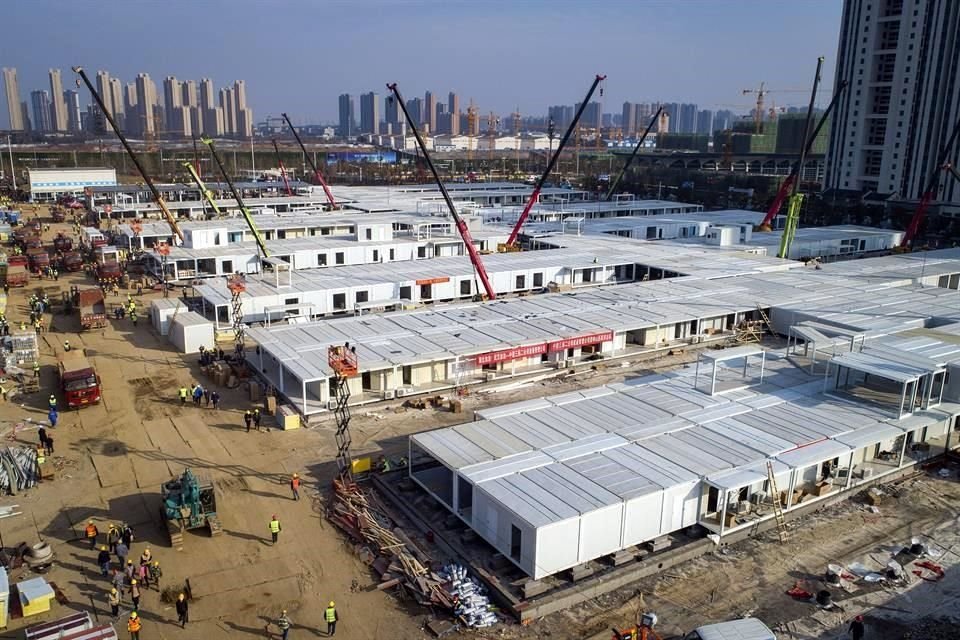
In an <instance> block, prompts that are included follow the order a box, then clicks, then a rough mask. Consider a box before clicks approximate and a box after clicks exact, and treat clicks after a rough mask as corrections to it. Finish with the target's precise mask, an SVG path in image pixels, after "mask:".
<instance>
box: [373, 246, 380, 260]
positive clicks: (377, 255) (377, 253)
mask: <svg viewBox="0 0 960 640" xmlns="http://www.w3.org/2000/svg"><path fill="white" fill-rule="evenodd" d="M373 261H374V262H380V251H379V250H378V249H374V250H373Z"/></svg>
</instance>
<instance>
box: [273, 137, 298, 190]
mask: <svg viewBox="0 0 960 640" xmlns="http://www.w3.org/2000/svg"><path fill="white" fill-rule="evenodd" d="M270 142H272V143H273V150H274V151H276V152H277V165H279V166H280V177H281V178H283V186H285V187H286V188H287V195H288V196H292V195H293V191H292V190H291V189H290V182H289V181H288V180H287V170H286V169H285V168H284V166H283V160H282V159H281V158H280V147H278V146H277V141H276V140H271V141H270Z"/></svg>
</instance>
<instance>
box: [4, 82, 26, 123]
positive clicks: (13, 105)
mask: <svg viewBox="0 0 960 640" xmlns="http://www.w3.org/2000/svg"><path fill="white" fill-rule="evenodd" d="M3 90H4V92H5V93H6V96H7V115H9V117H10V130H11V131H24V130H26V128H27V127H26V124H25V122H24V118H23V110H22V109H21V106H20V84H19V83H18V82H17V70H16V69H13V68H7V67H4V68H3Z"/></svg>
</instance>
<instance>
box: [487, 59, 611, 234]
mask: <svg viewBox="0 0 960 640" xmlns="http://www.w3.org/2000/svg"><path fill="white" fill-rule="evenodd" d="M606 78H607V76H602V75H597V77H596V78H594V79H593V84H592V85H590V90H589V91H587V97H586V98H584V99H583V102H581V103H580V108H579V109H577V112H576V113H575V114H574V116H573V120H572V121H571V122H570V125H569V126H568V127H567V131H566V133H564V134H563V137H562V138H560V145H559V146H558V147H557V150H556V151H554V153H553V156H551V158H550V162H548V163H547V168H546V170H545V171H544V172H543V175H542V176H540V179H539V180H537V184H536V186H535V187H534V188H533V193H531V194H530V199H529V200H528V201H527V204H526V206H525V207H524V208H523V212H522V213H521V214H520V218H519V219H518V220H517V224H516V225H514V227H513V231H511V232H510V237H509V238H507V242H506V243H505V244H504V246H503V249H504V250H506V251H510V250H511V249H512V247H513V246H514V244H515V243H516V242H517V236H519V235H520V229H522V228H523V223H524V222H526V221H527V216H529V215H530V209H532V208H533V205H534V203H535V202H536V201H537V200H538V199H539V198H540V190H541V189H543V185H544V183H545V182H546V181H547V178H549V177H550V172H551V171H553V167H554V166H555V165H556V164H557V160H559V159H560V154H561V153H562V152H563V147H564V146H566V144H567V141H568V140H570V136H572V135H573V132H574V130H576V128H577V124H578V123H579V122H580V116H582V115H583V112H584V110H586V108H587V105H588V104H589V103H590V98H592V97H593V92H594V91H596V90H597V86H598V85H599V84H600V83H601V82H603V81H604V80H606ZM600 94H601V95H603V91H602V90H601V92H600Z"/></svg>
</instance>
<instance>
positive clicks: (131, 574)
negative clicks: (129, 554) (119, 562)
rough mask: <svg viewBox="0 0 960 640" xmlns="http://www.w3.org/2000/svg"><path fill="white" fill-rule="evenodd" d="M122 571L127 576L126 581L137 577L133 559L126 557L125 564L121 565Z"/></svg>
mask: <svg viewBox="0 0 960 640" xmlns="http://www.w3.org/2000/svg"><path fill="white" fill-rule="evenodd" d="M123 573H124V574H125V575H126V577H127V582H130V581H131V580H133V579H135V578H136V577H137V567H136V566H134V564H133V560H130V559H129V558H128V559H127V564H126V565H125V566H124V567H123Z"/></svg>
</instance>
